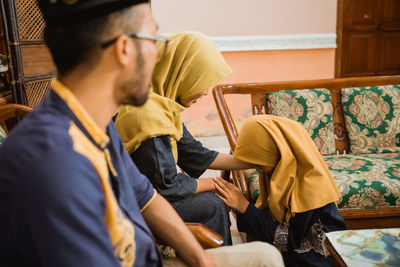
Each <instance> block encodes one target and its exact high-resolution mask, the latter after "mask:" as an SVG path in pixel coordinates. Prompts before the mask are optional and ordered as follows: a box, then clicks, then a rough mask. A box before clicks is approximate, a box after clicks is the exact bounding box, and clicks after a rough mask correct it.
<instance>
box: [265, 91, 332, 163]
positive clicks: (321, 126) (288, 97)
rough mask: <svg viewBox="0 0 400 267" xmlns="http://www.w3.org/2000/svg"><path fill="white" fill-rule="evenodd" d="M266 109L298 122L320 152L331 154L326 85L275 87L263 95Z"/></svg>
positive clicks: (330, 126)
mask: <svg viewBox="0 0 400 267" xmlns="http://www.w3.org/2000/svg"><path fill="white" fill-rule="evenodd" d="M267 99H268V102H267V106H268V113H269V114H272V115H275V116H281V117H285V118H289V119H292V120H295V121H298V122H300V123H301V124H302V125H303V127H304V128H305V129H306V130H307V132H308V133H309V134H310V136H311V138H312V139H313V141H314V143H315V145H316V146H317V147H318V150H319V152H320V153H321V155H333V154H335V150H336V149H335V136H334V130H333V122H332V102H331V95H330V93H329V90H327V89H306V90H288V91H277V92H273V93H270V94H268V95H267Z"/></svg>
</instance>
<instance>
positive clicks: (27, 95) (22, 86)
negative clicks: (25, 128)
mask: <svg viewBox="0 0 400 267" xmlns="http://www.w3.org/2000/svg"><path fill="white" fill-rule="evenodd" d="M1 5H2V6H1V9H2V10H1V11H2V17H3V23H4V25H5V27H4V33H5V41H6V46H7V52H8V54H9V57H10V63H11V64H10V80H11V85H12V87H13V88H12V89H13V94H14V100H15V102H17V103H20V104H25V105H29V106H31V107H34V106H36V105H37V104H38V103H39V102H40V100H41V99H42V98H43V97H44V95H45V94H46V93H47V91H48V90H49V88H50V80H51V79H52V78H53V77H55V76H56V67H55V65H54V63H53V60H52V57H51V54H50V52H49V50H48V48H47V46H46V45H45V42H44V40H43V35H44V28H45V21H44V19H43V16H42V13H41V11H40V9H39V6H38V3H37V2H36V0H2V2H1Z"/></svg>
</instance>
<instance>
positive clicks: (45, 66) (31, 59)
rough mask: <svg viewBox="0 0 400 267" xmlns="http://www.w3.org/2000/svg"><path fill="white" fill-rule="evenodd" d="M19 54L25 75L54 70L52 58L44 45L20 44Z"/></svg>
mask: <svg viewBox="0 0 400 267" xmlns="http://www.w3.org/2000/svg"><path fill="white" fill-rule="evenodd" d="M21 55H22V61H23V62H22V65H23V69H24V75H25V77H36V76H40V75H46V74H49V73H55V72H56V67H55V65H54V63H53V58H52V56H51V54H50V51H49V49H48V48H47V46H45V45H32V46H21Z"/></svg>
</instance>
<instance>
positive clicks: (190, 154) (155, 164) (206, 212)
mask: <svg viewBox="0 0 400 267" xmlns="http://www.w3.org/2000/svg"><path fill="white" fill-rule="evenodd" d="M170 140H171V139H170V136H169V135H164V136H158V137H153V138H150V139H147V140H146V141H144V142H142V144H141V145H140V146H139V148H138V149H136V150H135V151H134V152H133V153H132V154H131V155H130V156H131V158H132V160H133V162H134V163H135V164H136V166H137V167H138V168H139V170H140V171H141V172H142V173H143V174H144V175H146V176H147V177H148V178H149V180H150V181H151V183H152V184H153V186H154V187H155V188H156V189H157V191H158V193H160V194H161V195H163V196H164V197H165V198H166V199H167V200H168V201H169V202H170V203H171V204H172V206H173V207H174V208H175V210H176V211H177V212H178V214H179V215H180V216H181V218H182V219H183V220H184V221H185V222H199V223H202V224H203V225H205V226H207V227H209V228H210V229H212V230H214V231H215V232H217V233H219V234H220V235H222V236H223V238H224V245H231V244H232V242H231V235H230V229H229V220H228V214H227V211H226V208H225V205H224V203H223V202H222V200H221V199H220V198H219V197H218V196H217V195H215V194H214V193H213V192H203V193H199V194H194V192H195V191H196V188H197V182H196V179H197V178H198V177H199V176H200V175H201V174H202V173H203V172H204V171H205V170H206V169H207V168H208V166H210V164H211V163H212V162H213V161H214V159H215V158H216V157H217V155H218V152H216V151H213V150H209V149H207V148H205V147H203V145H202V144H201V143H200V142H199V141H197V140H196V139H195V138H194V137H193V136H192V135H191V134H190V133H189V131H188V130H187V129H186V127H185V125H183V136H182V138H181V139H180V140H179V141H178V142H177V147H178V163H177V164H178V166H179V167H180V168H181V169H182V170H183V171H184V172H180V173H178V171H177V167H176V164H175V160H174V156H173V154H172V149H171V141H170Z"/></svg>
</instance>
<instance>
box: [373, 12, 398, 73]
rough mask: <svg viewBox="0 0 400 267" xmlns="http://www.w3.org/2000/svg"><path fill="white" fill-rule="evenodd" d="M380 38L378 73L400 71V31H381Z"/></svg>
mask: <svg viewBox="0 0 400 267" xmlns="http://www.w3.org/2000/svg"><path fill="white" fill-rule="evenodd" d="M399 12H400V11H399ZM378 40H379V50H378V51H380V52H379V54H378V59H377V63H378V64H377V70H376V72H377V74H380V75H386V74H397V73H400V31H393V32H382V33H379V39H378Z"/></svg>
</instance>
